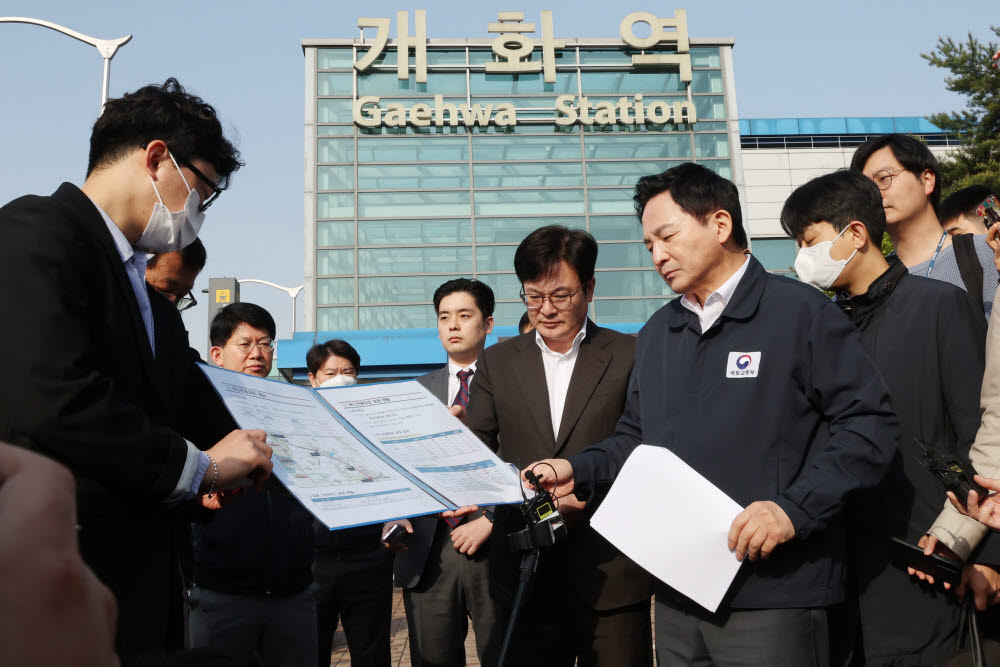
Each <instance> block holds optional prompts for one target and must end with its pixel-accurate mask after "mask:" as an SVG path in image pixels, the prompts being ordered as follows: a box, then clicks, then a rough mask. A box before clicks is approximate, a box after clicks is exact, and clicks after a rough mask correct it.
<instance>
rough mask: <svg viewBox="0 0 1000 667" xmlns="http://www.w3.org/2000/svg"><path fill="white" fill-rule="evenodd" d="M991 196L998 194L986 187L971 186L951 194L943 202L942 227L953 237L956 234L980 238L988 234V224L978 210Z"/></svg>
mask: <svg viewBox="0 0 1000 667" xmlns="http://www.w3.org/2000/svg"><path fill="white" fill-rule="evenodd" d="M990 195H993V196H996V193H995V192H993V191H992V190H990V189H989V188H988V187H986V186H985V185H970V186H969V187H967V188H962V189H961V190H958V191H956V192H953V193H952V194H950V195H949V196H948V197H947V198H946V199H945V200H944V201H943V202H941V215H940V216H939V217H940V218H941V226H942V227H944V230H945V231H946V232H948V233H949V234H951V235H952V236H954V235H956V234H972V235H974V236H979V235H980V234H985V233H986V227H987V224H986V222H985V221H984V220H983V219H982V218H981V217H980V216H979V214H978V213H977V212H976V209H978V208H979V205H980V204H982V203H983V201H985V200H986V198H987V197H989V196H990Z"/></svg>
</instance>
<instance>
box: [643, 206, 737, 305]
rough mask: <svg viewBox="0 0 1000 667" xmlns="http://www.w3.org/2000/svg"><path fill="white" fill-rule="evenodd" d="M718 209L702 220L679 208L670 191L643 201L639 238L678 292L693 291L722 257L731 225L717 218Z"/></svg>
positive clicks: (672, 287)
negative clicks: (640, 234) (728, 225)
mask: <svg viewBox="0 0 1000 667" xmlns="http://www.w3.org/2000/svg"><path fill="white" fill-rule="evenodd" d="M720 215H721V216H725V217H728V215H729V214H728V213H726V212H725V211H720V212H719V214H718V215H714V216H711V218H712V219H710V220H709V221H707V222H702V221H701V220H699V219H698V218H696V217H695V216H693V215H691V214H690V213H688V212H687V211H685V210H684V209H682V208H681V207H680V206H679V205H678V204H677V202H675V201H674V200H673V197H671V196H670V193H669V192H661V193H660V194H658V195H656V196H655V197H653V198H651V199H650V200H649V201H648V202H646V208H645V209H644V210H643V213H642V240H643V243H645V244H646V249H647V250H649V252H650V253H651V254H652V256H653V266H654V267H656V271H657V272H658V273H659V274H660V277H662V278H663V280H664V281H666V283H667V285H669V286H670V289H671V290H673V291H674V292H676V293H677V294H688V293H691V292H694V291H695V290H696V289H698V288H699V287H700V286H702V285H703V283H705V282H706V281H707V279H708V278H709V276H710V273H711V271H712V270H713V269H714V268H715V267H716V265H717V264H718V263H719V262H720V261H721V259H722V255H723V248H722V244H723V242H724V241H725V240H726V239H728V237H729V231H730V229H731V228H730V229H724V226H723V225H720V224H718V223H717V222H716V220H715V218H716V217H718V216H720Z"/></svg>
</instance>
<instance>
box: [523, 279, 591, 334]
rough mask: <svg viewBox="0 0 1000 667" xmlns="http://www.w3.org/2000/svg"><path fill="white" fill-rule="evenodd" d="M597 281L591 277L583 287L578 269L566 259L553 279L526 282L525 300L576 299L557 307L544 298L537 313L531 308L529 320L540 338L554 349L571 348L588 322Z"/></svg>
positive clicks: (524, 287) (524, 289)
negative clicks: (552, 297)
mask: <svg viewBox="0 0 1000 667" xmlns="http://www.w3.org/2000/svg"><path fill="white" fill-rule="evenodd" d="M594 285H595V281H594V279H593V278H591V279H590V280H589V281H587V284H586V285H584V284H582V283H581V282H580V276H579V274H577V272H576V269H574V268H573V267H572V266H570V265H569V263H568V262H566V261H565V260H563V261H561V262H559V264H558V265H557V266H556V270H555V271H554V272H553V273H552V275H550V276H545V277H543V278H538V279H536V280H529V281H525V282H524V284H523V285H522V289H523V291H524V294H525V295H526V297H528V298H529V300H530V298H531V297H532V296H535V297H537V296H548V297H551V296H554V295H555V296H556V297H557V299H558V298H559V296H568V295H570V294H572V295H573V296H572V297H571V298H570V299H569V301H568V303H567V304H566V305H565V306H563V307H561V308H556V307H555V306H553V305H552V301H551V300H549V299H544V300H542V302H541V306H540V307H539V308H538V309H537V310H532V309H530V308H529V309H528V318H529V319H530V320H531V324H532V325H533V326H534V327H535V330H536V331H537V332H538V335H540V336H541V337H542V339H544V341H545V343H546V344H547V345H548V346H549V347H550V348H551V349H553V350H557V351H559V349H560V348H564V347H565V348H568V346H571V345H572V344H573V339H574V338H575V337H576V334H577V333H579V332H580V329H582V328H583V323H584V322H585V321H586V320H587V306H588V305H589V304H590V302H591V301H593V300H594Z"/></svg>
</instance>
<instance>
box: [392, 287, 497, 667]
mask: <svg viewBox="0 0 1000 667" xmlns="http://www.w3.org/2000/svg"><path fill="white" fill-rule="evenodd" d="M493 306H494V298H493V290H491V289H490V288H489V286H488V285H485V284H484V283H481V282H479V281H478V280H470V279H468V278H458V279H456V280H449V281H448V282H446V283H444V284H443V285H441V286H440V287H438V289H437V290H436V291H435V292H434V310H435V312H436V313H437V321H438V336H439V337H440V338H441V344H442V345H443V346H444V349H445V351H446V352H447V353H448V364H447V365H446V366H444V367H443V368H439V369H438V370H436V371H432V372H430V373H428V374H427V375H424V376H422V377H420V378H418V382H420V384H422V385H424V386H425V387H427V389H429V390H430V391H431V392H432V393H433V394H434V395H435V396H437V397H438V399H440V400H441V402H442V403H444V404H445V405H458V406H461V407H462V408H465V407H466V406H467V405H468V403H469V385H470V383H471V382H472V377H473V375H474V373H475V370H476V360H477V359H478V358H479V354H480V353H481V352H482V351H483V347H484V346H485V344H486V336H487V334H489V333H490V332H491V331H492V330H493ZM394 523H398V524H400V525H402V526H403V527H405V528H406V530H407V532H409V533H411V534H410V535H409V536H408V537H407V538H406V540H405V542H404V544H402V545H400V546H393V547H390V548H392V549H393V550H396V551H397V554H396V563H395V580H396V585H397V586H401V587H402V588H403V604H404V606H405V608H406V622H407V625H408V626H409V629H410V660H411V662H412V663H413V665H414V667H418V666H420V665H428V666H429V665H433V666H434V667H451V666H454V667H462V666H464V665H465V635H466V632H467V631H468V626H469V624H468V619H469V617H471V618H472V626H473V628H474V629H475V633H476V652H477V653H478V654H479V661H480V663H482V665H484V667H493V666H494V665H495V664H496V662H497V658H498V657H499V653H500V644H501V642H502V641H503V632H504V624H503V623H501V620H502V616H501V614H500V613H499V612H498V607H497V605H496V604H495V602H494V600H493V597H492V596H491V594H490V586H489V569H488V562H487V558H486V554H487V550H486V549H485V548H483V545H484V544H485V543H486V541H487V540H489V538H490V534H491V533H492V531H493V513H492V512H491V511H489V510H483V511H479V512H476V513H474V514H471V515H469V516H467V517H464V518H463V519H448V520H446V519H442V518H440V517H438V516H425V517H418V518H415V519H413V521H412V522H410V521H407V520H406V519H401V520H399V521H394V522H391V523H388V524H386V525H385V530H384V531H383V534H385V531H387V530H388V529H389V528H390V527H391V526H392V524H394ZM453 524H454V525H453Z"/></svg>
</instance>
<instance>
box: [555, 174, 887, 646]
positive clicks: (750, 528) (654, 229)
mask: <svg viewBox="0 0 1000 667" xmlns="http://www.w3.org/2000/svg"><path fill="white" fill-rule="evenodd" d="M635 202H636V212H637V214H638V216H639V219H640V220H641V223H642V231H643V240H644V241H645V244H646V247H647V248H648V249H649V251H650V252H651V254H652V259H653V265H654V266H655V267H656V270H657V273H659V274H660V276H662V277H663V279H664V280H665V281H666V283H667V284H668V285H669V286H670V288H671V289H672V290H673V291H674V292H676V293H678V294H682V295H683V296H682V297H681V298H679V299H674V300H672V301H670V302H669V303H668V304H667V305H666V306H664V307H663V308H661V309H660V310H659V311H657V312H656V313H655V314H654V315H653V317H652V318H650V320H649V322H647V323H646V325H645V326H644V327H643V328H642V330H641V331H640V332H639V336H638V341H637V343H636V362H635V370H634V371H633V372H632V378H631V381H630V383H629V388H628V394H627V402H626V405H625V412H624V414H623V415H622V417H621V419H620V420H619V422H618V425H617V427H616V428H615V433H614V435H613V436H612V437H610V438H608V439H606V440H604V441H603V442H600V443H599V444H597V445H595V446H593V447H591V448H589V449H587V450H585V451H583V452H581V453H578V454H576V455H573V456H570V457H569V459H568V460H566V459H548V460H546V461H544V462H541V463H539V464H535V467H536V468H538V470H539V471H540V472H542V473H543V475H544V477H545V479H544V480H543V481H544V483H545V484H546V486H548V487H549V488H550V489H551V490H552V491H554V493H555V495H556V497H558V498H561V499H562V500H560V502H563V501H564V500H565V499H566V498H572V497H573V496H574V494H575V495H576V497H578V498H580V499H581V500H584V501H586V502H587V504H588V506H591V507H592V506H593V505H595V504H596V503H597V502H599V501H600V499H601V498H602V497H603V494H604V493H606V491H607V490H608V489H609V488H610V485H611V483H612V482H613V481H614V479H615V477H616V476H617V474H618V472H619V471H620V470H621V467H622V465H624V463H625V460H626V459H627V458H628V456H629V454H630V453H631V452H632V451H633V450H634V449H635V448H636V447H638V446H639V444H641V443H645V444H647V445H656V446H661V447H667V448H668V449H670V451H671V452H673V453H674V454H676V455H677V456H678V457H679V458H681V459H682V460H683V461H684V462H685V463H687V464H688V465H689V466H691V467H692V468H693V469H695V470H696V471H697V472H699V473H700V474H701V475H702V476H704V477H705V478H706V479H707V480H708V481H709V482H711V483H712V484H714V485H715V486H717V487H718V488H719V489H721V490H722V491H723V492H725V493H726V494H727V495H728V496H729V497H730V498H732V499H733V500H735V501H736V502H737V503H739V504H740V505H741V506H743V507H745V509H744V510H743V511H742V512H741V513H740V514H739V515H737V517H736V518H735V519H734V520H733V523H732V525H731V527H730V530H729V535H728V547H729V548H730V549H731V550H734V551H735V554H734V556H733V557H734V558H738V559H741V560H742V559H744V558H746V559H748V560H749V562H747V563H744V565H743V568H742V571H741V572H740V574H739V575H738V576H737V578H736V579H735V581H734V582H733V584H732V586H731V587H730V589H729V592H728V594H727V596H726V599H725V601H724V602H723V605H722V607H721V608H720V609H719V610H718V612H716V613H714V614H713V613H709V612H707V611H705V609H703V608H701V607H700V606H698V605H697V604H695V603H694V602H692V601H690V600H688V599H687V598H685V597H683V596H682V595H680V594H678V593H677V592H675V591H674V590H673V589H671V588H669V587H668V586H666V585H664V584H657V591H656V652H657V657H658V662H659V664H661V665H664V664H667V665H675V664H676V665H703V664H706V665H707V664H715V665H746V664H754V665H773V666H780V665H789V666H791V665H827V664H829V650H828V641H827V621H826V608H827V607H828V606H830V605H833V604H836V603H837V602H840V601H841V600H842V599H843V596H844V590H843V586H842V581H843V578H844V567H843V559H844V548H845V545H844V534H843V525H842V523H841V516H840V509H841V507H842V505H843V503H844V498H845V497H846V496H847V494H848V493H850V492H851V491H854V490H856V489H858V488H863V487H867V486H873V485H875V484H876V483H878V481H879V480H880V479H881V478H882V475H883V474H884V472H885V470H886V467H887V466H888V463H889V461H890V460H891V459H892V457H893V456H894V455H895V454H896V446H897V443H898V440H899V423H898V421H897V419H896V417H895V415H894V414H893V412H892V410H891V408H890V407H889V396H888V392H887V391H886V388H885V385H884V383H883V382H882V380H881V378H880V377H879V375H878V372H877V371H876V370H875V368H874V367H873V366H872V363H871V360H870V359H869V358H868V356H867V354H866V353H865V351H864V348H863V346H862V344H861V340H860V338H859V336H858V333H857V331H856V330H855V329H854V328H853V327H852V326H851V323H850V322H849V321H848V320H847V319H846V318H845V317H844V316H843V314H842V313H841V312H840V311H839V309H838V308H837V306H836V305H835V304H834V303H833V302H831V301H830V300H829V299H827V298H826V297H825V296H824V295H823V294H822V293H820V292H818V291H817V290H815V289H812V288H810V287H808V286H806V285H804V284H802V283H800V282H798V281H795V280H791V279H788V278H785V277H782V276H777V275H772V274H769V273H768V272H767V271H765V270H764V267H763V266H761V264H760V262H759V261H757V259H756V258H755V257H753V256H752V255H751V256H747V255H745V254H744V252H743V251H744V249H745V248H746V245H747V243H746V234H745V232H744V231H743V223H742V214H741V210H740V203H739V195H738V193H737V190H736V186H735V185H733V183H731V182H730V181H727V180H726V179H724V178H722V177H721V176H719V175H718V174H716V173H714V172H713V171H711V170H709V169H707V168H705V167H703V166H701V165H696V164H692V163H686V164H682V165H680V166H677V167H674V168H672V169H669V170H667V171H666V172H664V173H662V174H657V175H655V176H645V177H643V178H641V179H640V180H639V182H638V184H637V185H636V188H635ZM543 463H544V464H548V465H551V466H553V469H554V470H553V473H554V474H553V473H549V472H545V471H546V469H547V467H546V465H543ZM667 481H668V480H667ZM557 482H558V483H557ZM691 502H698V499H697V498H692V499H691ZM650 510H654V511H655V508H641V507H640V508H637V511H650ZM661 528H662V529H663V530H667V531H669V530H670V529H671V527H670V526H662V527H661ZM718 539H720V540H722V539H726V538H724V537H722V536H721V535H720V536H719V538H718ZM678 548H679V549H683V548H684V545H683V544H678Z"/></svg>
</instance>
